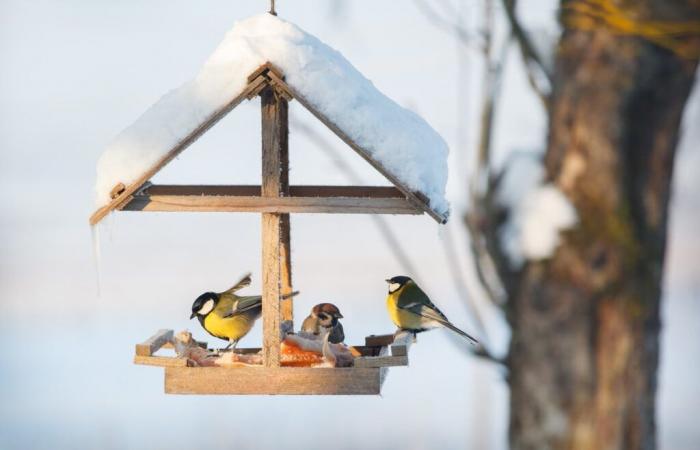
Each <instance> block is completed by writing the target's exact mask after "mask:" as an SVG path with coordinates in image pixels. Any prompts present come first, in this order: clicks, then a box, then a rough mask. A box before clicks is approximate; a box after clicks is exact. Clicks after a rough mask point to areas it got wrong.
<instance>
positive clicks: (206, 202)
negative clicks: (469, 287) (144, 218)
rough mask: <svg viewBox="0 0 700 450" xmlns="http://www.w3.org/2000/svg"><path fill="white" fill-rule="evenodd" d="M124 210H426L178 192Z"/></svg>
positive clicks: (345, 200) (397, 202)
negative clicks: (185, 194) (180, 194)
mask: <svg viewBox="0 0 700 450" xmlns="http://www.w3.org/2000/svg"><path fill="white" fill-rule="evenodd" d="M121 210H122V211H144V212H149V211H150V212H154V211H157V212H259V213H277V214H281V213H312V214H320V213H324V214H413V215H417V214H423V211H422V210H421V209H418V208H416V207H415V206H414V205H413V204H412V203H410V202H408V201H407V200H406V199H404V198H352V197H259V196H256V197H243V196H227V195H219V196H195V195H188V196H176V195H152V196H148V197H141V196H139V197H134V198H133V199H132V200H131V201H130V202H129V203H127V204H126V205H124V207H123V208H121Z"/></svg>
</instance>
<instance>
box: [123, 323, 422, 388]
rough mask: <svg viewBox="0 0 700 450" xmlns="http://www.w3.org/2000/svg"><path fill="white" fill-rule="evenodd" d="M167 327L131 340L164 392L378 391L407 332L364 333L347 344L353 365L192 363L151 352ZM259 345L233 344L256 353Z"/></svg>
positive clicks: (162, 344) (399, 358)
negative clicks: (360, 340)
mask: <svg viewBox="0 0 700 450" xmlns="http://www.w3.org/2000/svg"><path fill="white" fill-rule="evenodd" d="M172 336H173V331H172V330H160V331H158V332H157V333H156V334H155V335H153V336H152V337H151V338H149V339H147V340H146V341H144V342H143V343H141V344H137V345H136V352H135V353H136V354H135V355H134V363H135V364H140V365H149V366H160V367H164V369H165V393H166V394H196V395H378V394H380V393H381V388H382V384H383V383H384V380H385V378H386V375H387V371H388V368H389V367H395V366H407V365H408V349H409V348H410V345H411V343H412V342H413V339H414V338H413V335H411V334H407V333H399V334H398V335H396V337H395V336H394V335H381V336H368V337H367V338H366V339H365V341H366V342H365V344H366V345H364V346H356V347H353V348H354V350H356V351H357V352H359V353H360V354H361V355H362V356H360V357H357V358H355V360H354V367H343V368H313V367H263V366H260V367H257V366H249V367H194V363H193V362H192V361H190V360H188V359H186V358H178V357H177V356H163V355H156V354H155V353H156V352H158V351H159V350H161V349H163V348H169V347H170V348H172V345H170V344H169V341H170V339H172ZM259 351H260V349H259V348H247V349H238V350H236V352H237V353H257V352H259Z"/></svg>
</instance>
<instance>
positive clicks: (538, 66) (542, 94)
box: [502, 0, 552, 111]
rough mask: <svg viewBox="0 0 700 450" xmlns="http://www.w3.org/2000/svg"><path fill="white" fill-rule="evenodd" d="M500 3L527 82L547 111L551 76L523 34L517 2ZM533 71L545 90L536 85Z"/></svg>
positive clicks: (513, 0)
mask: <svg viewBox="0 0 700 450" xmlns="http://www.w3.org/2000/svg"><path fill="white" fill-rule="evenodd" d="M502 1H503V6H504V8H505V11H506V17H507V18H508V23H509V24H510V29H511V32H512V33H513V36H514V37H515V40H516V41H517V42H518V47H519V48H520V54H521V55H522V57H523V62H524V64H525V72H526V74H527V79H528V82H529V83H530V86H532V89H533V90H534V91H535V94H537V96H538V97H539V99H540V101H541V102H542V105H543V106H544V108H545V111H549V92H550V91H551V86H552V75H551V74H550V73H549V71H548V69H547V66H545V64H544V62H543V61H542V58H541V57H540V55H539V54H538V53H537V51H536V50H535V46H534V45H533V44H532V41H531V40H530V37H529V36H528V35H527V32H525V29H524V28H523V27H522V25H521V24H520V21H519V20H518V16H517V13H516V11H515V9H516V2H517V0H502ZM535 71H538V72H540V74H541V76H542V77H544V78H545V80H547V87H546V88H543V87H541V86H540V85H539V84H538V82H537V75H536V74H535Z"/></svg>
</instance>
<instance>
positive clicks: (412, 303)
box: [386, 276, 478, 345]
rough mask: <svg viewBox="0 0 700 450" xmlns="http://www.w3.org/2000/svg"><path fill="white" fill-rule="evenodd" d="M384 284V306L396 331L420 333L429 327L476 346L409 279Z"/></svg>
mask: <svg viewBox="0 0 700 450" xmlns="http://www.w3.org/2000/svg"><path fill="white" fill-rule="evenodd" d="M386 282H387V283H388V284H389V295H388V296H387V298H386V307H387V310H388V311H389V317H391V320H392V322H394V324H395V325H396V326H397V327H399V329H401V330H407V331H411V332H413V333H420V332H422V331H426V330H430V329H432V328H447V329H448V330H451V331H453V332H454V333H456V334H458V335H459V336H460V337H462V338H464V339H466V340H467V341H468V342H469V343H470V344H472V345H476V344H477V343H478V341H477V340H476V339H474V338H473V337H472V336H470V335H469V334H467V333H465V332H464V331H462V330H460V329H459V328H457V327H456V326H454V325H453V324H452V323H451V322H450V321H449V320H448V319H447V317H445V315H444V314H443V313H442V311H440V310H439V309H438V307H437V306H435V304H434V303H433V302H432V301H430V298H429V297H428V296H427V295H426V293H425V292H423V290H422V289H421V288H420V287H418V285H417V284H416V282H415V281H413V280H412V279H411V278H409V277H406V276H396V277H393V278H390V279H388V280H386Z"/></svg>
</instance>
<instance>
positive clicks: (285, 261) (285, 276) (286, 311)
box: [280, 214, 294, 330]
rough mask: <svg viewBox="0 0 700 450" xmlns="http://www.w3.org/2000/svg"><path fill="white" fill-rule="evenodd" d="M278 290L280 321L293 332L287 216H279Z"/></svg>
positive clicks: (289, 232) (290, 257)
mask: <svg viewBox="0 0 700 450" xmlns="http://www.w3.org/2000/svg"><path fill="white" fill-rule="evenodd" d="M280 283H281V285H280V289H281V291H280V292H281V294H282V296H283V297H284V296H286V297H287V298H284V299H282V300H281V301H280V302H281V305H280V314H281V315H282V320H283V321H286V322H290V323H291V330H294V322H293V321H294V298H293V297H292V295H291V294H292V292H293V291H294V289H293V287H292V223H291V218H290V216H289V214H280Z"/></svg>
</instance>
